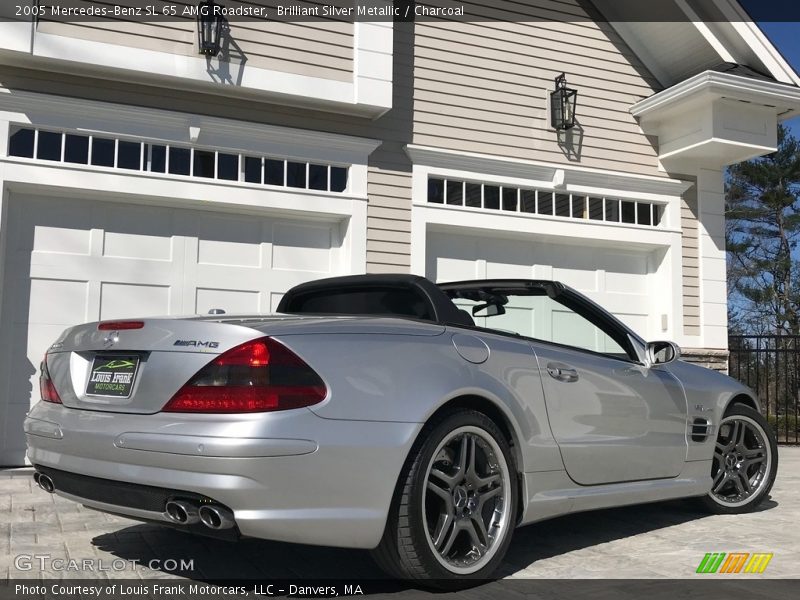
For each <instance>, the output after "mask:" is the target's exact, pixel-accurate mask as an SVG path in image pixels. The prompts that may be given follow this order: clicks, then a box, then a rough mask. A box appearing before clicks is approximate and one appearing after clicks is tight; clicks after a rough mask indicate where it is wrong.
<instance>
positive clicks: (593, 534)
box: [0, 447, 800, 580]
mask: <svg viewBox="0 0 800 600" xmlns="http://www.w3.org/2000/svg"><path fill="white" fill-rule="evenodd" d="M799 526H800V448H790V447H782V448H781V450H780V467H779V472H778V480H777V483H776V484H775V487H774V489H773V491H772V499H771V500H769V501H768V502H766V503H765V505H763V506H762V508H761V509H760V510H759V511H758V512H756V513H753V514H749V515H742V516H708V515H707V514H704V513H703V512H702V511H701V510H698V509H697V507H696V505H695V504H694V503H692V502H690V501H677V502H667V503H659V504H650V505H644V506H634V507H629V508H620V509H612V510H603V511H594V512H590V513H583V514H578V515H572V516H568V517H561V518H559V519H555V520H551V521H547V522H544V523H539V524H535V525H531V526H528V527H525V528H522V529H519V530H517V532H516V533H515V536H514V540H513V542H512V545H511V549H510V551H509V553H508V555H507V558H506V561H505V563H504V565H503V566H502V569H501V575H503V576H504V577H506V578H510V579H517V578H521V579H533V578H537V579H542V578H547V579H562V578H621V579H622V578H647V579H661V578H694V577H705V578H709V577H717V576H709V575H696V574H695V570H696V568H697V566H698V564H699V563H700V561H701V560H702V558H703V556H704V555H705V553H707V552H726V553H730V552H751V553H752V552H771V553H774V558H773V559H772V561H771V562H770V563H769V566H768V568H767V570H766V571H765V572H764V573H763V574H762V575H760V576H758V577H759V578H763V577H768V578H798V577H800V534H798V531H799V530H798V527H799ZM59 559H60V560H62V561H70V560H72V561H75V562H72V563H69V562H67V563H63V564H62V568H64V567H67V569H68V570H65V571H61V572H59V573H55V572H54V569H53V566H55V565H57V564H61V563H57V562H56V561H57V560H59ZM182 560H183V561H192V563H191V564H190V565H184V567H187V568H183V569H182V568H181V564H180V561H182ZM84 561H86V562H85V563H84ZM151 561H152V562H151ZM171 561H174V563H173V562H171ZM75 565H81V567H82V568H81V569H80V570H75V569H73V568H72V567H73V566H75ZM83 567H86V568H83ZM188 567H191V568H188ZM87 569H89V570H87ZM91 569H94V570H91ZM43 576H44V577H50V578H52V577H59V576H60V577H67V578H76V579H77V578H90V577H96V578H101V579H106V578H128V579H130V578H146V579H152V578H164V579H171V578H189V579H195V580H208V579H217V578H225V579H239V578H245V579H247V578H259V579H262V578H268V579H281V578H308V579H324V578H336V579H340V578H346V579H353V580H357V579H370V578H376V577H381V574H380V572H379V571H378V570H377V568H376V567H375V566H374V565H373V563H372V561H371V560H370V558H369V556H368V554H367V553H366V552H362V551H354V550H339V549H334V548H318V547H311V546H298V545H291V544H284V543H276V542H268V541H261V540H242V541H240V542H238V543H229V542H223V541H217V540H213V539H210V538H203V537H195V536H192V535H188V534H185V533H182V532H179V531H175V530H172V529H168V528H163V527H157V526H153V525H145V524H140V523H137V522H135V521H131V520H128V519H123V518H119V517H113V516H109V515H105V514H103V513H99V512H95V511H92V510H89V509H87V508H84V507H82V506H79V505H77V504H75V503H74V502H70V501H68V500H64V499H62V498H59V497H58V496H54V495H49V494H46V493H45V492H43V491H41V490H39V489H38V488H37V487H36V486H35V484H34V483H33V481H32V479H31V470H30V469H10V470H0V579H4V578H13V579H17V578H31V577H34V578H36V577H43ZM738 577H750V578H752V577H753V576H752V575H750V576H744V575H739V576H738Z"/></svg>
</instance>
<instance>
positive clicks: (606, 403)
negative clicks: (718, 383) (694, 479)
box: [531, 294, 687, 485]
mask: <svg viewBox="0 0 800 600" xmlns="http://www.w3.org/2000/svg"><path fill="white" fill-rule="evenodd" d="M540 304H541V305H540V306H539V307H538V310H537V312H538V315H537V317H536V320H537V323H536V325H537V327H536V329H537V330H538V332H539V333H540V334H544V335H537V336H535V337H537V338H540V339H541V338H542V337H545V339H546V341H545V340H542V341H538V340H536V341H533V342H532V344H531V345H532V348H533V351H534V353H535V355H536V360H537V361H538V364H539V370H540V372H541V378H542V382H543V383H542V385H543V387H544V395H545V403H546V406H547V413H548V418H549V420H550V427H551V430H552V432H553V436H554V437H555V439H556V442H557V443H558V446H559V448H560V450H561V456H562V458H563V460H564V465H565V467H566V469H567V472H568V474H569V476H570V477H571V478H572V479H573V480H574V481H575V482H577V483H579V484H582V485H596V484H603V483H614V482H623V481H637V480H644V479H658V478H670V477H675V476H677V475H678V474H679V473H680V472H681V469H682V468H683V465H684V463H685V461H686V451H687V441H686V418H687V407H686V398H685V395H684V393H683V390H682V388H681V386H680V383H679V382H678V380H677V379H676V378H675V377H674V376H673V375H672V374H671V373H670V372H669V371H668V369H666V368H664V367H661V366H652V367H646V366H644V365H642V364H640V363H639V362H638V357H636V356H635V353H634V351H633V347H632V345H631V343H630V339H629V338H628V335H627V332H625V331H624V330H622V329H620V330H617V331H615V330H614V329H613V327H614V324H613V322H612V320H611V319H608V318H607V315H606V318H604V317H603V315H602V314H601V313H597V312H594V311H593V310H592V309H591V308H587V306H586V305H582V304H581V303H579V302H578V303H572V302H570V301H569V294H565V295H563V296H561V297H559V298H558V300H553V299H551V298H547V297H545V298H543V299H542V300H541V301H540ZM626 340H627V342H628V343H627V344H626V343H625V342H626Z"/></svg>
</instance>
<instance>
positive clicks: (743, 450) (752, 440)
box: [711, 415, 772, 507]
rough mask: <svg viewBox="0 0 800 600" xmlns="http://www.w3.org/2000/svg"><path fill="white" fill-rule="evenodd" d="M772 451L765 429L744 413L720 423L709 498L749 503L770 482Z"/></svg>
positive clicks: (733, 503) (730, 503) (731, 504)
mask: <svg viewBox="0 0 800 600" xmlns="http://www.w3.org/2000/svg"><path fill="white" fill-rule="evenodd" d="M771 466H772V450H771V448H770V444H769V442H768V439H767V434H766V432H765V431H764V430H763V429H762V427H761V425H759V424H758V423H757V422H756V421H755V420H753V419H751V418H750V417H747V416H744V415H731V416H728V417H725V418H724V419H723V420H722V421H721V422H720V425H719V434H718V436H717V441H716V445H715V447H714V460H713V466H712V469H711V477H712V479H713V483H712V486H711V497H712V498H713V499H714V500H715V501H716V502H718V503H720V504H722V505H724V506H730V507H736V506H742V505H745V504H748V503H749V502H751V501H752V500H753V499H754V498H756V497H757V496H758V494H759V492H760V491H761V490H762V488H763V487H764V486H765V485H768V483H769V473H770V468H771Z"/></svg>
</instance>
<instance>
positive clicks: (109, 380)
mask: <svg viewBox="0 0 800 600" xmlns="http://www.w3.org/2000/svg"><path fill="white" fill-rule="evenodd" d="M138 370H139V357H138V356H119V355H117V356H95V357H94V361H93V362H92V371H91V373H90V374H89V383H87V384H86V395H87V396H110V397H112V398H129V397H130V395H131V391H132V390H133V382H134V381H136V372H137V371H138Z"/></svg>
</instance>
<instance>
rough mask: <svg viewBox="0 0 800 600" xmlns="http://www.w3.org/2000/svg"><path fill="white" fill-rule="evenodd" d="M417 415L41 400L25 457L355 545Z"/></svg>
mask: <svg viewBox="0 0 800 600" xmlns="http://www.w3.org/2000/svg"><path fill="white" fill-rule="evenodd" d="M421 427H422V425H421V424H417V423H387V422H374V421H343V420H333V419H323V418H320V417H318V416H316V415H315V414H314V413H312V412H311V411H309V410H307V409H298V410H291V411H283V412H278V413H255V414H247V415H196V414H175V413H158V414H152V415H134V414H120V413H113V414H112V413H102V412H94V411H86V410H76V409H70V408H65V407H63V406H60V405H57V404H48V403H44V402H40V403H39V404H37V405H36V406H35V407H34V408H33V409H32V410H31V412H30V414H29V416H28V418H27V419H26V421H25V431H26V438H27V442H28V459H29V460H30V461H31V463H33V464H34V465H37V466H39V467H40V468H43V469H42V470H43V471H44V470H46V469H47V468H48V467H49V468H51V469H57V470H58V471H63V472H66V473H67V474H70V473H71V474H76V475H78V476H87V477H91V478H97V479H100V480H107V481H110V482H111V483H114V482H118V483H120V485H121V486H122V487H124V486H125V485H127V484H132V485H134V486H141V487H142V488H143V489H147V488H156V489H161V490H167V491H173V490H174V491H177V492H183V493H189V494H196V495H198V496H203V497H208V498H210V499H213V500H214V501H215V502H217V503H219V504H222V505H224V506H226V507H228V508H230V509H231V511H233V513H234V516H235V520H236V525H237V527H238V529H239V531H240V532H241V534H242V535H244V536H251V537H260V538H265V539H272V540H280V541H288V542H298V543H306V544H319V545H329V546H341V547H352V548H372V547H375V546H376V545H377V544H378V542H379V541H380V538H381V536H382V535H383V530H384V526H385V523H386V516H387V513H388V509H389V504H390V502H391V497H392V494H393V492H394V487H395V484H396V481H397V477H398V475H399V473H400V469H401V468H402V464H403V461H404V460H405V457H406V456H407V454H408V451H409V449H410V447H411V444H412V443H413V441H414V439H415V438H416V435H417V433H418V432H419V430H420V428H421ZM57 477H58V472H56V473H54V474H53V475H52V479H53V482H54V485H55V490H56V493H61V494H62V495H64V496H65V497H68V498H70V499H73V500H76V501H79V502H82V503H84V504H86V505H87V506H90V507H93V508H97V509H99V510H104V511H107V512H113V513H116V514H121V515H127V516H130V517H133V518H137V519H149V520H154V521H163V522H166V521H167V518H166V517H165V516H164V514H163V511H164V509H163V507H160V503H161V502H160V501H155V502H151V503H149V504H147V505H146V506H139V505H136V503H135V502H132V501H130V500H128V499H126V498H129V497H130V495H127V496H126V494H124V493H123V494H113V495H111V496H103V495H102V494H98V493H90V492H89V491H83V492H81V491H80V490H81V489H83V490H88V488H86V487H83V488H82V487H81V486H78V487H75V485H72V486H64V487H65V488H66V489H64V490H59V482H58V479H57ZM76 491H77V492H78V493H76ZM178 496H180V494H178ZM126 504H127V506H126Z"/></svg>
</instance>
